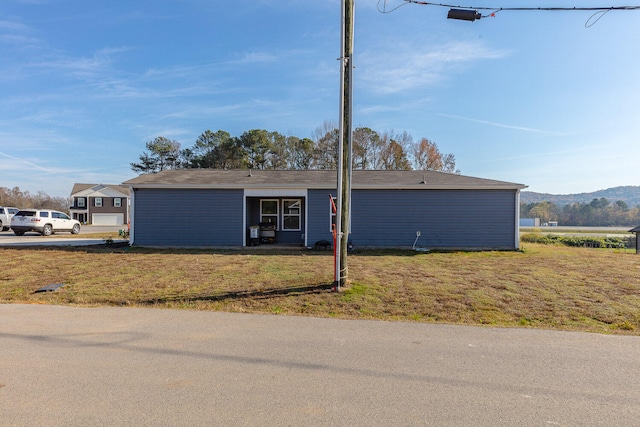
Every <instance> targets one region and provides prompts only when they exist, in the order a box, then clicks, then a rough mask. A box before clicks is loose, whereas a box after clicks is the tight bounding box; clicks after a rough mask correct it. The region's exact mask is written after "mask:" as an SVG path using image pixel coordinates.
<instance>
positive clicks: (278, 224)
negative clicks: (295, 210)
mask: <svg viewBox="0 0 640 427" xmlns="http://www.w3.org/2000/svg"><path fill="white" fill-rule="evenodd" d="M263 202H276V213H275V214H263V213H262V203H263ZM264 217H267V218H273V217H275V218H276V231H279V230H280V227H279V226H280V203H278V199H260V222H264V221H263V220H262V218H264Z"/></svg>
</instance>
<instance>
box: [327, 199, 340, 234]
mask: <svg viewBox="0 0 640 427" xmlns="http://www.w3.org/2000/svg"><path fill="white" fill-rule="evenodd" d="M331 199H333V203H335V204H336V206H337V205H338V198H337V197H336V196H331ZM336 215H337V214H336V213H335V212H333V206H332V205H331V200H329V231H330V232H331V233H333V224H334V221H333V219H334V218H336ZM335 223H336V224H337V223H338V222H337V219H336V222H335Z"/></svg>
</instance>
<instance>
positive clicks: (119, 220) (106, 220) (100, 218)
mask: <svg viewBox="0 0 640 427" xmlns="http://www.w3.org/2000/svg"><path fill="white" fill-rule="evenodd" d="M91 224H93V225H123V224H124V214H121V213H113V214H106V213H104V214H92V215H91Z"/></svg>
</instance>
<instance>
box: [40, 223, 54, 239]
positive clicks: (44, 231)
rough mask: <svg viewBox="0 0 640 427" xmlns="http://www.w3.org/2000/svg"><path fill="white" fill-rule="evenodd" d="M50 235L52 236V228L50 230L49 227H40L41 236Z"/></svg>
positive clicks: (47, 225)
mask: <svg viewBox="0 0 640 427" xmlns="http://www.w3.org/2000/svg"><path fill="white" fill-rule="evenodd" d="M52 234H53V228H51V225H49V224H46V225H45V226H44V227H42V235H43V236H51V235H52Z"/></svg>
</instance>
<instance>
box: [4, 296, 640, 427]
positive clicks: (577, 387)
mask: <svg viewBox="0 0 640 427" xmlns="http://www.w3.org/2000/svg"><path fill="white" fill-rule="evenodd" d="M43 298H46V295H43ZM0 361H1V362H0V425H2V426H12V425H17V426H42V425H48V426H52V425H53V426H62V425H64V426H88V425H90V426H102V425H105V426H107V425H108V426H119V425H122V426H124V425H127V426H129V425H136V426H156V425H172V426H173V425H176V426H177V425H180V426H182V425H196V426H205V425H206V426H208V425H217V426H230V425H249V426H258V425H259V426H264V425H269V426H302V425H305V426H330V425H331V426H333V425H335V426H425V425H427V426H631V425H638V423H639V420H640V370H638V361H640V338H638V337H625V336H607V335H597V334H583V333H568V332H553V331H539V330H532V329H492V328H480V327H462V326H447V325H427V324H417V323H400V322H399V323H391V322H378V321H344V320H335V319H316V318H308V317H286V316H276V315H250V314H228V313H211V312H195V311H171V310H160V309H133V308H113V307H107V308H70V307H60V306H47V305H0Z"/></svg>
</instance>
